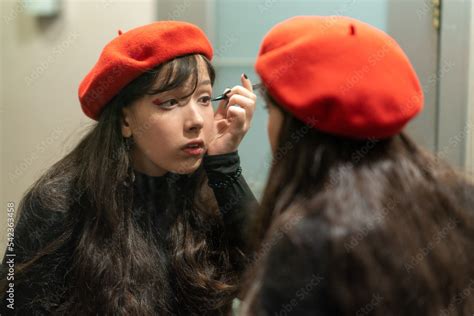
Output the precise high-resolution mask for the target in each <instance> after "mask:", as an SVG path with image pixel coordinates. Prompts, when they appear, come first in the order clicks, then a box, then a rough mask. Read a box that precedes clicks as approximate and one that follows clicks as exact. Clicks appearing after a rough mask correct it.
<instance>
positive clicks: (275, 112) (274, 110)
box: [266, 101, 283, 155]
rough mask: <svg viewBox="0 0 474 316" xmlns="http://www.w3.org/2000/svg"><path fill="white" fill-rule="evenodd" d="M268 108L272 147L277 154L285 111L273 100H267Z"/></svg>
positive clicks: (268, 128) (268, 127)
mask: <svg viewBox="0 0 474 316" xmlns="http://www.w3.org/2000/svg"><path fill="white" fill-rule="evenodd" d="M266 105H267V109H268V122H267V133H268V139H269V141H270V146H271V148H272V153H273V155H275V153H276V151H277V149H278V137H279V134H280V128H281V125H282V123H283V113H282V112H281V110H280V109H279V108H278V107H276V106H275V105H273V104H272V103H271V102H269V101H266Z"/></svg>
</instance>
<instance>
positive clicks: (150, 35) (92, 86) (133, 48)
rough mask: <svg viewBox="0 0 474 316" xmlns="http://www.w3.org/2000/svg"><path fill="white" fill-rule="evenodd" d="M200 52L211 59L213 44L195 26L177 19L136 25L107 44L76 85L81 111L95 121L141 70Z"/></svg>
mask: <svg viewBox="0 0 474 316" xmlns="http://www.w3.org/2000/svg"><path fill="white" fill-rule="evenodd" d="M187 54H202V55H204V56H206V57H207V58H208V59H212V46H211V44H210V42H209V40H208V39H207V37H206V35H205V34H204V33H203V31H202V30H201V29H199V28H198V27H197V26H195V25H193V24H190V23H186V22H178V21H166V22H155V23H152V24H149V25H145V26H141V27H138V28H135V29H133V30H131V31H128V32H126V33H123V34H122V33H121V32H119V36H117V37H116V38H115V39H113V40H112V41H111V42H110V43H108V44H107V45H106V46H105V47H104V49H103V50H102V54H101V55H100V57H99V60H98V61H97V63H96V64H95V66H94V68H92V70H91V71H90V72H89V73H88V74H87V76H86V77H85V78H84V79H83V80H82V82H81V84H80V86H79V100H80V102H81V107H82V110H83V111H84V113H85V114H86V115H87V116H89V117H90V118H92V119H94V120H98V118H99V115H100V113H101V110H102V109H103V107H104V106H105V105H106V104H107V102H109V101H110V100H111V99H112V98H113V97H114V96H115V95H116V94H117V93H118V92H119V91H120V90H121V89H122V88H124V87H125V86H126V85H127V84H129V83H130V82H131V81H133V80H134V79H136V78H137V77H139V76H140V75H141V74H142V73H143V72H145V71H146V70H149V69H151V68H153V67H155V66H157V65H159V64H161V63H164V62H167V61H170V60H172V59H174V58H175V57H179V56H183V55H187Z"/></svg>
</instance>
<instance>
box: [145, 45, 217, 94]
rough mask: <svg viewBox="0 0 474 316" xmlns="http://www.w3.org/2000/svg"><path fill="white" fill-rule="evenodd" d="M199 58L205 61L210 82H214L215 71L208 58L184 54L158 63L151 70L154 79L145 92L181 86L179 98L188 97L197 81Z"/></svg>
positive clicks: (162, 90) (168, 89) (160, 91)
mask: <svg viewBox="0 0 474 316" xmlns="http://www.w3.org/2000/svg"><path fill="white" fill-rule="evenodd" d="M199 59H202V60H203V61H204V63H205V68H206V70H207V72H208V74H209V78H210V80H211V84H212V85H213V84H214V79H215V71H214V68H213V67H212V65H211V63H210V62H209V60H208V59H207V58H206V57H204V56H202V55H197V54H193V55H186V56H182V57H178V58H175V59H173V60H172V61H170V62H168V63H166V64H163V65H160V66H159V67H158V68H157V69H155V70H154V71H153V73H154V75H155V76H154V79H155V80H153V83H154V84H153V85H152V87H151V88H150V89H149V90H148V91H147V92H146V94H148V95H153V94H158V93H162V92H165V91H170V90H173V89H176V88H182V89H183V90H182V92H183V95H182V96H181V98H183V99H186V98H188V97H190V96H191V95H192V94H193V93H194V92H195V91H196V88H197V86H198V83H199V80H200V78H199V68H198V65H199V64H198V63H199Z"/></svg>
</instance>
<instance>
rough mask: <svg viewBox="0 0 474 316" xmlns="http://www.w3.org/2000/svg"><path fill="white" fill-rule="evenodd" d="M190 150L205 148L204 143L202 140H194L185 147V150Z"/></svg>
mask: <svg viewBox="0 0 474 316" xmlns="http://www.w3.org/2000/svg"><path fill="white" fill-rule="evenodd" d="M188 148H193V149H194V148H204V142H203V141H202V140H194V141H192V142H189V143H187V144H186V145H184V146H183V149H188Z"/></svg>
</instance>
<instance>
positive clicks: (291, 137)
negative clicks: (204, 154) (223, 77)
mask: <svg viewBox="0 0 474 316" xmlns="http://www.w3.org/2000/svg"><path fill="white" fill-rule="evenodd" d="M268 101H269V103H270V106H272V105H273V106H277V108H278V109H279V110H281V111H282V113H283V115H284V119H283V123H282V127H281V130H280V135H279V141H278V143H279V148H278V149H277V152H276V154H277V153H279V152H281V150H282V149H283V148H285V147H286V148H290V150H285V154H284V155H275V157H279V158H278V159H277V158H274V160H273V166H272V168H271V170H270V176H269V179H268V182H267V186H266V189H265V191H264V195H263V201H262V205H261V208H260V209H259V211H258V213H257V215H256V218H255V220H254V221H253V225H251V227H252V229H251V231H252V236H253V241H254V243H255V244H256V245H257V247H256V250H258V251H259V253H260V256H261V257H263V258H264V259H262V260H263V262H265V260H269V262H271V264H267V265H265V264H263V265H255V269H254V270H253V271H252V272H251V273H250V277H249V278H248V282H249V286H247V287H246V288H251V289H252V290H251V291H250V292H248V293H247V299H246V308H247V309H248V310H250V311H253V313H254V314H259V312H258V311H259V310H261V309H262V308H264V309H265V310H266V311H267V312H268V314H269V315H270V314H271V315H273V314H275V313H278V311H281V310H282V309H281V307H282V304H284V303H288V302H284V301H282V298H281V294H282V293H289V292H291V290H292V289H295V287H297V286H296V284H302V280H298V275H301V274H299V273H300V272H299V269H298V266H300V264H301V266H304V263H305V262H306V263H307V264H308V266H310V267H312V268H311V269H314V270H313V271H316V273H317V274H316V275H319V272H321V276H322V277H323V278H324V281H323V282H319V283H318V285H317V286H316V288H317V290H315V289H314V288H313V290H312V291H311V292H309V294H308V295H307V297H305V298H304V300H301V301H299V300H298V298H297V297H296V296H295V299H296V300H297V304H296V306H294V307H293V309H292V313H289V314H292V315H310V314H311V315H313V314H314V312H315V311H320V312H321V311H324V313H322V312H321V313H320V314H325V315H355V314H356V313H357V312H361V311H364V310H363V308H364V306H365V307H367V306H369V305H368V304H370V302H371V300H373V295H374V294H379V295H380V296H381V297H382V298H383V300H382V301H381V302H379V303H378V304H373V306H371V308H370V309H369V310H368V312H367V310H366V311H365V312H367V313H365V312H364V313H363V314H370V315H408V314H409V315H438V314H439V313H442V314H441V315H447V314H451V312H452V311H453V310H454V311H458V312H459V315H461V314H462V315H467V314H468V311H469V312H472V311H473V310H474V299H473V297H472V291H474V264H473V262H474V186H473V185H472V183H471V182H470V181H469V180H467V179H466V178H465V177H464V176H462V175H459V174H457V173H456V172H455V171H453V170H452V169H451V168H450V167H449V166H447V165H446V164H444V163H443V162H440V161H437V159H436V158H435V157H433V156H432V155H431V154H429V153H426V152H424V151H422V150H421V149H420V148H418V147H417V146H416V145H415V144H414V143H413V142H412V141H411V140H410V139H409V138H408V137H407V136H405V135H404V134H399V135H396V136H393V137H391V138H388V139H383V140H375V139H374V140H351V139H348V138H342V137H337V136H333V135H329V134H326V133H323V132H320V131H318V130H317V129H310V128H308V127H307V126H306V125H305V124H304V123H302V122H301V121H299V120H298V119H296V118H295V117H294V116H292V115H291V114H289V113H288V112H287V111H285V110H284V109H283V108H282V107H281V106H280V105H278V104H277V103H276V102H275V101H274V100H272V99H271V98H269V100H268ZM316 127H317V126H316ZM295 135H298V137H296V136H295ZM289 144H290V145H289ZM288 223H290V224H291V223H293V224H291V225H288ZM284 240H291V241H292V242H293V243H294V244H295V245H298V247H294V248H292V249H293V250H291V249H290V251H289V252H287V253H285V252H283V251H282V252H275V253H273V254H271V255H267V254H268V253H272V249H278V248H281V247H280V244H281V243H282V242H283V241H284ZM300 246H301V248H300ZM298 249H305V250H304V251H302V252H298ZM311 249H323V250H324V251H321V252H320V253H319V252H318V253H312V251H311ZM288 256H290V257H291V258H288ZM289 261H292V262H293V263H294V265H291V267H283V265H284V263H282V266H280V268H277V267H275V266H271V265H276V264H277V263H278V262H289ZM316 267H325V268H324V269H323V270H322V271H319V272H318V271H317V270H318V268H316ZM285 269H289V270H291V271H293V272H292V273H288V278H286V279H285V281H284V282H280V281H279V280H281V278H282V276H281V275H279V274H280V273H283V275H286V274H284V273H285V272H284V271H285ZM266 271H271V272H268V273H266ZM310 275H311V274H310ZM279 278H280V279H279ZM255 280H257V281H261V282H263V283H259V282H254V281H255ZM303 284H304V283H303ZM250 285H251V286H250ZM262 291H264V292H265V297H262V296H261V295H263V294H262ZM463 291H464V292H463ZM465 291H470V294H469V296H467V297H466V295H465ZM463 293H464V294H463ZM293 294H295V293H289V294H288V295H289V296H291V295H293ZM287 297H288V296H287ZM312 312H313V313H312ZM443 313H444V314H443ZM455 314H456V315H458V313H455ZM318 315H319V314H318Z"/></svg>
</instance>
